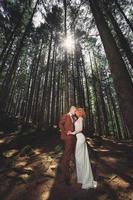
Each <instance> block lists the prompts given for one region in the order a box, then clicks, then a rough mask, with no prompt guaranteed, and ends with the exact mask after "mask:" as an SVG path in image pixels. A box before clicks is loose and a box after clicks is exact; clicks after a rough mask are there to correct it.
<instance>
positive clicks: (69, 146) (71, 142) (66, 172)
mask: <svg viewBox="0 0 133 200" xmlns="http://www.w3.org/2000/svg"><path fill="white" fill-rule="evenodd" d="M63 142H64V154H63V158H62V161H61V170H62V173H63V176H64V178H65V179H68V180H69V179H70V166H69V165H70V160H71V156H72V155H73V154H74V152H75V143H76V140H75V138H74V137H73V138H72V137H70V138H69V137H68V139H65V140H63Z"/></svg>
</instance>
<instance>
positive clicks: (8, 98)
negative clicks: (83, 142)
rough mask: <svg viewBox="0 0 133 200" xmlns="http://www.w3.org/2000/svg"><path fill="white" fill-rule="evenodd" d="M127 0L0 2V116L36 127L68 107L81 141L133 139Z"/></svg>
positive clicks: (131, 20)
mask: <svg viewBox="0 0 133 200" xmlns="http://www.w3.org/2000/svg"><path fill="white" fill-rule="evenodd" d="M131 3H132V1H131V0H123V1H120V0H95V1H94V0H88V1H87V0H83V1H81V0H58V1H57V0H54V1H49V0H2V1H0V113H1V116H2V115H4V113H6V114H8V115H10V116H15V117H17V118H20V119H21V120H22V121H24V122H27V123H33V124H34V125H35V126H36V127H38V128H43V127H47V126H50V127H53V126H55V125H58V121H59V118H60V116H61V115H62V114H63V113H65V112H67V111H68V109H69V107H70V106H71V105H75V106H79V107H83V108H84V109H85V111H86V113H87V118H86V130H87V131H86V134H87V135H88V136H93V135H95V134H96V135H99V136H106V137H115V138H119V139H122V138H124V139H129V138H132V139H133V116H132V114H133V84H132V81H133V52H132V51H133V10H132V6H131Z"/></svg>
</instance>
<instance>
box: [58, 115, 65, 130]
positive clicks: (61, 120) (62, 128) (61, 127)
mask: <svg viewBox="0 0 133 200" xmlns="http://www.w3.org/2000/svg"><path fill="white" fill-rule="evenodd" d="M65 121H66V115H63V116H62V117H61V119H60V121H59V128H60V130H61V132H63V133H64V132H65V128H64V124H65Z"/></svg>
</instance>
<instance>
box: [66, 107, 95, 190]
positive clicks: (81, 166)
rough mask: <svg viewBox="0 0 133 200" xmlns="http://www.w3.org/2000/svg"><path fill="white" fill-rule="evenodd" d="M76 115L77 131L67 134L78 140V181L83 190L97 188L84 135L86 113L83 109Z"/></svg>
mask: <svg viewBox="0 0 133 200" xmlns="http://www.w3.org/2000/svg"><path fill="white" fill-rule="evenodd" d="M75 114H76V116H77V118H78V119H77V121H76V122H75V131H73V132H71V131H69V132H68V133H67V134H68V135H70V134H72V135H76V138H77V142H76V149H75V160H76V171H77V181H78V183H81V184H82V189H89V188H96V187H97V182H96V181H94V178H93V174H92V169H91V164H90V160H89V154H88V149H87V144H86V140H85V136H84V134H83V133H82V131H83V124H84V118H85V111H84V110H83V109H82V108H77V109H76V113H75Z"/></svg>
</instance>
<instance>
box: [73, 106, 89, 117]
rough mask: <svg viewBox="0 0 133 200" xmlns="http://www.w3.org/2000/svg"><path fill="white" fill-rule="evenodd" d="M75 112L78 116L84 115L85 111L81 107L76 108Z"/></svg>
mask: <svg viewBox="0 0 133 200" xmlns="http://www.w3.org/2000/svg"><path fill="white" fill-rule="evenodd" d="M75 114H77V115H78V117H83V118H85V117H86V114H85V111H84V109H83V108H77V109H76V112H75Z"/></svg>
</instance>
